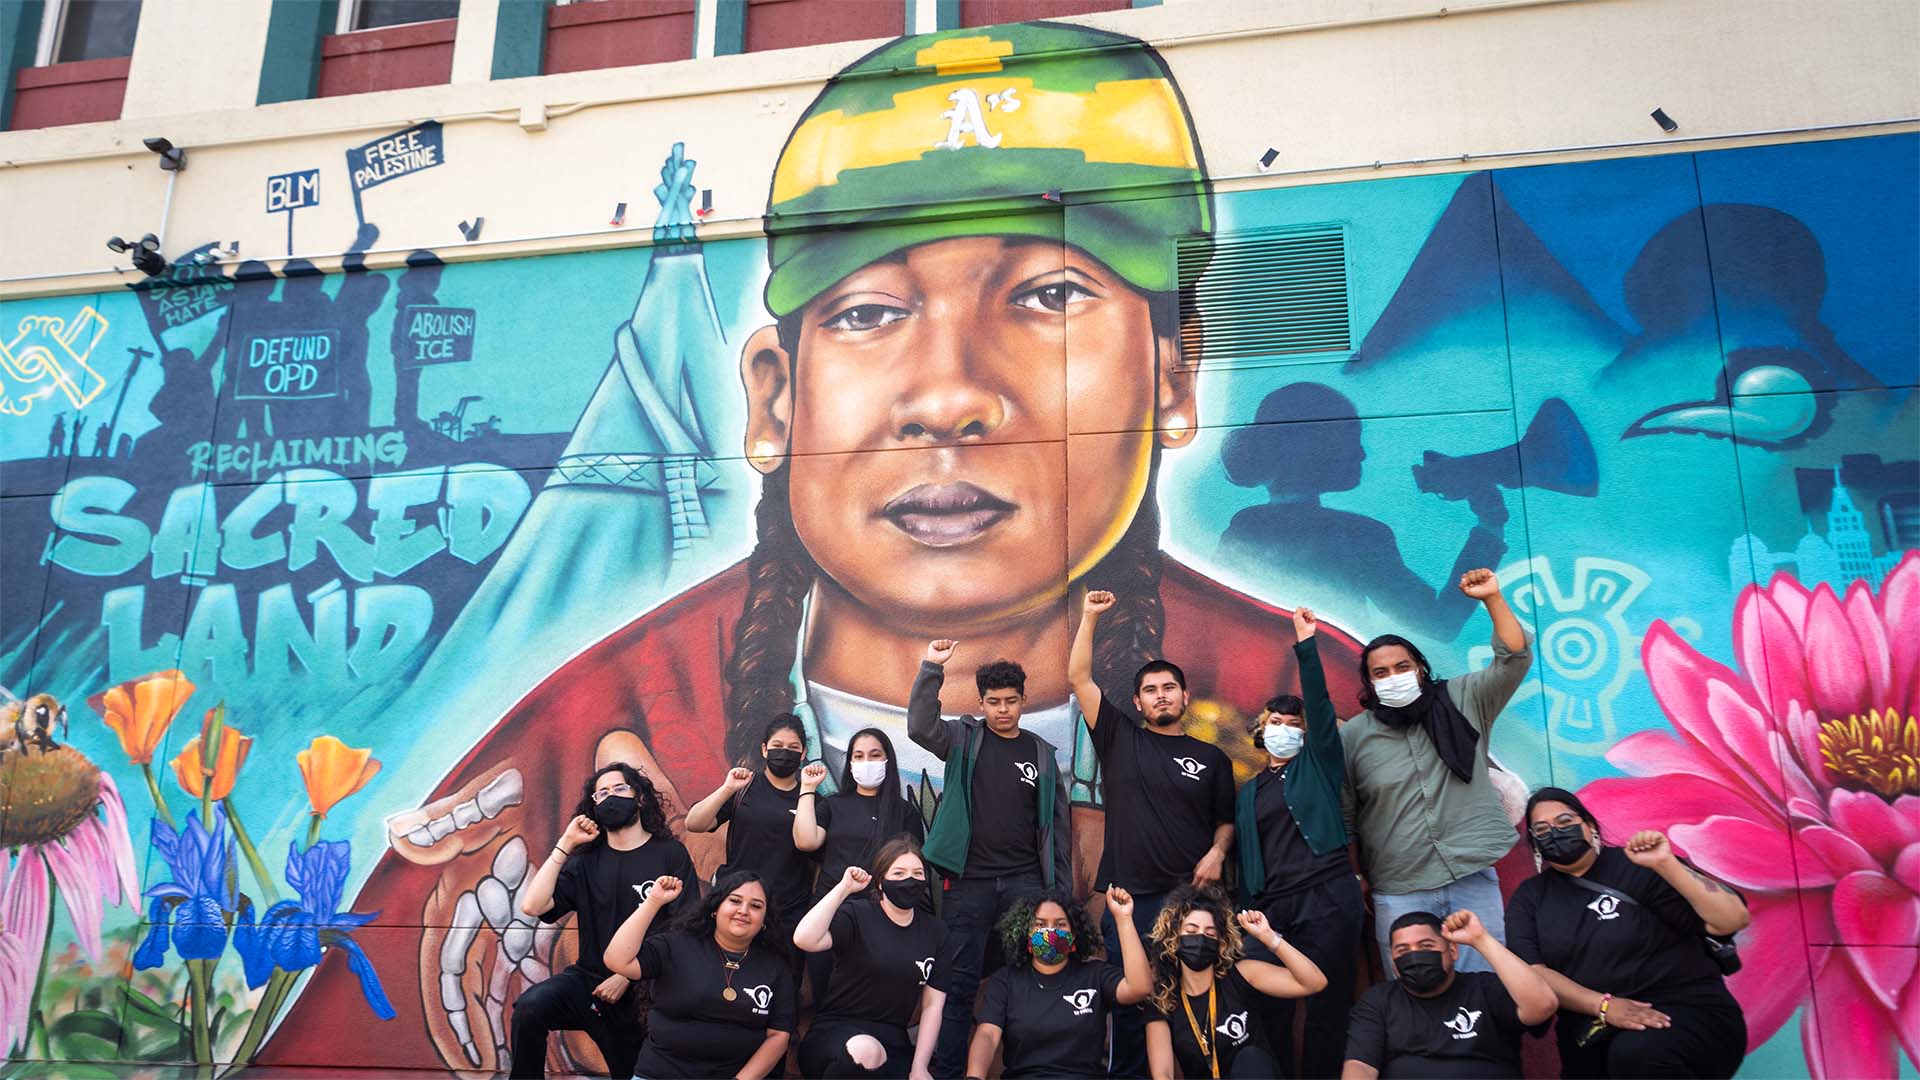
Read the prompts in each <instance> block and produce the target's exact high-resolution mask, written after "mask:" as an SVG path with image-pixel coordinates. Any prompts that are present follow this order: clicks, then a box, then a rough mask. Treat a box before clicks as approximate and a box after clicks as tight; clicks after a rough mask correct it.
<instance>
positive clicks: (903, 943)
mask: <svg viewBox="0 0 1920 1080" xmlns="http://www.w3.org/2000/svg"><path fill="white" fill-rule="evenodd" d="M875 894H877V895H875ZM927 899H928V893H927V863H926V860H925V859H924V858H922V857H921V855H920V848H919V846H918V845H916V844H915V843H914V842H913V841H911V840H908V839H906V838H904V837H901V838H897V839H894V840H890V841H888V842H887V843H886V844H885V845H884V846H882V847H881V849H880V851H879V853H878V854H877V855H876V856H875V858H874V863H873V870H872V871H871V872H869V871H867V870H865V869H862V868H861V867H858V866H849V867H847V868H846V869H845V870H843V871H841V875H840V881H839V884H837V885H835V886H834V887H833V888H831V889H828V890H827V894H826V895H825V896H823V897H821V898H820V902H819V903H817V904H815V905H813V910H811V911H809V912H807V915H806V917H805V918H803V919H801V920H800V925H799V926H797V927H795V928H794V931H793V943H794V944H795V945H797V946H799V947H800V948H801V949H804V950H806V951H807V952H809V953H815V954H818V953H823V952H829V951H830V952H832V953H833V954H834V956H835V957H836V960H837V962H836V963H835V964H834V966H833V977H832V979H831V981H830V982H829V983H828V985H827V990H826V994H825V999H824V1001H823V1002H822V1003H821V1004H820V1006H819V1008H818V1011H817V1012H816V1013H815V1014H814V1018H813V1024H812V1026H811V1027H809V1028H808V1029H807V1037H806V1038H805V1039H802V1040H801V1041H800V1073H801V1075H802V1076H806V1077H823V1076H909V1077H911V1078H912V1080H929V1078H930V1077H931V1075H932V1074H931V1073H929V1072H928V1071H927V1065H928V1062H929V1061H931V1060H932V1058H933V1047H934V1044H935V1043H936V1042H937V1041H938V1040H939V1038H940V1014H941V1009H942V1008H944V1007H945V1005H946V1001H947V994H946V990H947V970H948V968H949V967H950V966H951V960H952V953H951V949H950V946H949V941H950V939H949V937H948V935H947V928H946V927H945V926H943V925H942V924H941V922H940V920H939V919H937V918H935V917H934V915H933V913H932V912H930V911H927V910H925V909H926V906H927ZM915 1023H918V1024H919V1025H920V1032H919V1038H918V1040H917V1041H916V1042H914V1043H909V1042H908V1041H907V1028H909V1027H911V1026H913V1025H914V1024H915ZM909 1061H910V1062H911V1064H909Z"/></svg>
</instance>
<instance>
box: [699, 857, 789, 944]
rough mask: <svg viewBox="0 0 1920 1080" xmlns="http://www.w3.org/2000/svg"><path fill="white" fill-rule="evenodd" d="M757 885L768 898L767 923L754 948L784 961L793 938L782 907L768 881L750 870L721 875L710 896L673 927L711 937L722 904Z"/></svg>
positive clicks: (710, 891) (755, 938)
mask: <svg viewBox="0 0 1920 1080" xmlns="http://www.w3.org/2000/svg"><path fill="white" fill-rule="evenodd" d="M754 884H757V885H759V886H760V891H761V892H762V893H764V894H765V895H766V898H767V916H766V921H765V922H764V923H762V924H761V925H760V933H759V934H758V935H756V936H755V937H754V939H753V944H754V947H755V948H760V947H765V948H767V949H770V950H772V951H773V953H774V955H776V956H778V957H779V958H780V959H781V960H782V961H785V960H786V959H787V957H788V952H787V945H788V941H789V940H790V937H791V935H790V934H789V932H788V930H787V928H786V927H785V926H783V925H782V924H781V920H780V905H778V904H776V903H774V898H773V890H772V889H770V888H768V887H767V882H766V879H765V878H763V877H761V876H760V875H759V874H756V873H754V872H753V871H751V870H735V871H733V872H732V873H729V874H725V875H722V876H721V878H720V880H718V881H716V882H714V883H713V888H712V889H709V890H708V891H707V895H706V896H704V897H702V898H701V900H700V903H699V905H698V906H696V907H693V908H690V909H689V910H688V911H687V912H686V913H685V914H684V915H681V916H680V920H679V921H678V922H676V923H675V924H674V927H673V928H674V929H675V930H678V931H680V932H682V933H686V934H692V935H693V936H694V937H707V938H711V937H712V936H713V935H714V931H715V924H716V922H717V921H718V919H719V913H720V905H721V904H723V903H725V902H726V899H727V897H729V896H731V895H733V894H734V892H736V891H737V890H739V889H740V888H742V887H744V886H747V885H754Z"/></svg>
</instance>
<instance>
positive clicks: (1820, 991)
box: [1580, 552, 1920, 1077]
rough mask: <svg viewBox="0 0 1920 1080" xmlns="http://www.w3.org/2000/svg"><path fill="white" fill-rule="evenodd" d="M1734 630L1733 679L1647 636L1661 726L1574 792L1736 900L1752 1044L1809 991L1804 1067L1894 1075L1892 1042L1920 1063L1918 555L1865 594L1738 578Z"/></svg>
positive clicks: (1656, 631) (1742, 995) (1662, 632)
mask: <svg viewBox="0 0 1920 1080" xmlns="http://www.w3.org/2000/svg"><path fill="white" fill-rule="evenodd" d="M1733 633H1734V648H1735V651H1736V653H1737V654H1738V657H1739V661H1740V669H1741V670H1740V671H1734V670H1732V669H1730V668H1728V667H1726V666H1725V665H1722V664H1720V663H1718V662H1717V661H1714V660H1712V659H1710V658H1708V657H1706V656H1703V655H1701V654H1700V653H1699V652H1696V651H1695V650H1694V649H1693V648H1692V647H1691V646H1689V645H1688V644H1687V643H1686V642H1684V641H1682V640H1680V638H1679V637H1678V636H1677V635H1675V634H1674V632H1673V630H1672V629H1671V628H1670V627H1668V626H1667V625H1666V624H1665V623H1660V622H1656V623H1655V624H1654V625H1653V626H1652V628H1651V629H1649V630H1648V632H1647V636H1646V640H1645V643H1644V644H1643V646H1642V648H1641V659H1642V661H1643V663H1644V665H1645V667H1646V671H1647V679H1648V681H1650V682H1651V683H1652V685H1653V693H1654V696H1655V698H1657V699H1658V700H1659V702H1660V707H1661V709H1662V710H1664V711H1665V712H1666V714H1667V717H1668V718H1669V719H1670V720H1671V721H1672V723H1673V728H1674V734H1668V733H1667V732H1664V731H1646V732H1641V733H1639V734H1637V735H1633V736H1630V737H1628V738H1626V739H1623V740H1621V741H1620V743H1619V744H1618V745H1617V746H1615V747H1614V748H1613V750H1612V751H1611V752H1610V753H1608V755H1607V760H1608V761H1610V762H1612V763H1613V764H1614V765H1615V766H1617V767H1619V768H1620V770H1621V771H1623V772H1625V773H1627V774H1629V777H1631V778H1627V779H1609V780H1599V781H1595V782H1594V783H1592V784H1589V785H1587V787H1586V788H1585V789H1584V790H1582V791H1581V793H1580V794H1581V798H1582V799H1583V800H1585V801H1586V802H1587V803H1588V804H1589V806H1590V807H1591V808H1592V809H1593V811H1594V813H1595V814H1596V815H1597V816H1598V817H1599V818H1600V820H1601V822H1602V823H1603V824H1604V825H1605V826H1606V827H1607V830H1608V831H1609V832H1610V833H1614V834H1617V835H1626V834H1627V833H1630V832H1632V831H1634V830H1637V829H1646V828H1659V829H1667V830H1668V831H1669V834H1670V835H1671V836H1672V838H1673V841H1674V844H1675V845H1676V846H1677V847H1679V848H1680V849H1681V850H1682V851H1684V853H1685V854H1686V855H1687V856H1688V857H1689V858H1691V859H1692V860H1693V861H1694V862H1696V863H1697V864H1698V865H1699V866H1700V867H1701V868H1702V869H1703V870H1706V871H1708V872H1709V873H1712V874H1714V875H1716V876H1718V877H1720V878H1722V879H1724V880H1726V881H1729V882H1732V883H1733V884H1734V885H1737V886H1739V887H1740V889H1741V891H1742V892H1744V893H1745V894H1746V896H1747V901H1748V906H1749V907H1750V908H1751V909H1752V911H1753V926H1752V928H1751V929H1750V930H1749V931H1748V932H1747V933H1745V934H1743V935H1742V936H1741V939H1740V949H1741V953H1742V955H1743V957H1744V958H1745V960H1746V965H1745V967H1744V969H1743V970H1742V971H1741V972H1740V974H1738V975H1736V976H1734V977H1733V978H1732V979H1731V980H1729V983H1730V985H1731V987H1732V989H1733V992H1734V994H1735V996H1737V997H1738V998H1739V999H1740V1002H1741V1005H1742V1006H1743V1007H1744V1008H1745V1010H1746V1014H1747V1031H1748V1044H1749V1046H1750V1047H1757V1046H1759V1045H1760V1044H1761V1043H1763V1042H1765V1041H1766V1040H1767V1039H1768V1038H1770V1037H1772V1035H1773V1034H1774V1032H1776V1031H1778V1030H1779V1029H1780V1026H1781V1025H1782V1024H1784V1023H1785V1022H1786V1020H1787V1018H1788V1017H1790V1016H1792V1015H1793V1011H1794V1009H1796V1008H1798V1007H1799V1006H1800V1005H1801V1004H1802V1003H1803V1001H1805V1000H1806V999H1807V997H1808V992H1809V987H1811V994H1812V998H1813V1001H1812V1002H1811V1003H1810V1007H1809V1008H1808V1009H1807V1010H1806V1011H1805V1012H1804V1013H1803V1014H1802V1019H1801V1041H1802V1044H1803V1045H1804V1047H1805V1048H1806V1054H1807V1064H1808V1067H1809V1068H1810V1069H1812V1071H1813V1073H1814V1075H1815V1076H1821V1077H1826V1076H1834V1077H1843V1076H1844V1077H1856V1076H1892V1075H1894V1073H1895V1071H1896V1066H1897V1064H1898V1057H1897V1053H1896V1051H1895V1049H1894V1043H1895V1041H1896V1040H1897V1041H1898V1042H1899V1043H1900V1045H1901V1046H1903V1047H1904V1048H1905V1050H1906V1055H1907V1058H1908V1059H1909V1060H1911V1061H1914V1062H1916V1063H1920V973H1916V958H1920V951H1917V950H1916V949H1915V947H1914V946H1915V943H1916V942H1920V721H1916V719H1915V716H1916V713H1920V707H1917V706H1920V552H1916V553H1913V554H1909V555H1907V556H1906V557H1905V558H1904V559H1902V560H1901V561H1900V564H1899V565H1898V566H1897V567H1895V568H1894V570H1893V572H1892V573H1890V574H1889V575H1887V580H1886V581H1885V582H1884V583H1883V584H1882V585H1881V588H1880V594H1879V596H1878V597H1876V596H1874V594H1873V592H1872V590H1871V588H1870V587H1869V584H1868V583H1867V582H1864V581H1856V582H1854V583H1853V584H1852V585H1851V586H1850V587H1849V588H1848V589H1847V593H1846V596H1845V597H1844V598H1842V597H1839V596H1836V595H1835V594H1834V592H1833V590H1832V589H1830V588H1828V587H1827V586H1826V585H1820V586H1819V587H1817V588H1815V589H1814V590H1812V591H1808V590H1807V589H1806V588H1804V587H1802V586H1801V585H1800V583H1799V582H1797V581H1794V580H1793V579H1792V578H1790V577H1788V576H1786V575H1784V574H1782V575H1780V576H1778V577H1776V578H1774V580H1773V583H1772V584H1771V585H1769V586H1768V587H1766V588H1764V589H1762V588H1760V587H1758V586H1752V587H1749V588H1748V589H1746V590H1745V591H1744V592H1742V593H1741V595H1740V600H1739V603H1738V605H1737V607H1736V609H1735V612H1734V627H1733ZM1801 972H1806V973H1808V974H1809V975H1810V976H1811V980H1809V979H1808V978H1806V977H1803V976H1802V975H1801V974H1800V973H1801Z"/></svg>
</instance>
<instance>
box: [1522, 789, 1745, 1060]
mask: <svg viewBox="0 0 1920 1080" xmlns="http://www.w3.org/2000/svg"><path fill="white" fill-rule="evenodd" d="M1526 820H1527V831H1528V835H1529V837H1530V838H1531V840H1532V842H1533V847H1534V852H1535V858H1536V859H1537V860H1538V861H1539V862H1540V863H1541V864H1542V866H1543V868H1542V870H1541V872H1540V874H1539V876H1538V877H1535V878H1533V879H1532V880H1529V881H1524V882H1522V883H1521V884H1520V888H1519V889H1517V890H1515V891H1514V894H1513V898H1512V899H1511V900H1509V901H1508V902H1507V942H1508V944H1509V945H1511V946H1512V947H1513V951H1514V952H1515V953H1517V954H1518V955H1519V956H1520V958H1521V959H1522V960H1525V961H1527V962H1528V963H1530V964H1532V965H1533V966H1534V970H1535V971H1537V972H1539V973H1540V974H1541V976H1542V977H1543V978H1545V979H1546V981H1547V985H1549V986H1551V987H1552V988H1553V991H1554V994H1555V995H1556V996H1557V997H1558V998H1559V1001H1560V1022H1559V1025H1558V1027H1559V1040H1560V1064H1561V1067H1562V1069H1563V1071H1564V1073H1565V1075H1567V1076H1569V1077H1602V1076H1712V1077H1725V1076H1732V1075H1733V1074H1734V1071H1735V1070H1736V1069H1738V1068H1739V1067H1740V1062H1741V1061H1742V1060H1743V1059H1744V1058H1745V1056H1746V1049H1747V1024H1746V1017H1745V1016H1744V1014H1743V1013H1742V1012H1741V1010H1740V1003H1739V1002H1738V1001H1736V1000H1734V997H1733V995H1732V994H1730V993H1728V992H1727V984H1726V979H1725V978H1724V976H1722V974H1721V972H1720V968H1719V965H1717V964H1716V963H1714V961H1713V958H1712V957H1711V956H1709V955H1708V953H1707V942H1706V940H1705V939H1706V935H1708V934H1712V935H1714V936H1716V937H1724V936H1727V935H1730V934H1733V933H1735V932H1736V931H1739V930H1743V929H1745V928H1746V926H1747V923H1748V922H1749V921H1751V919H1750V916H1749V915H1748V914H1747V906H1746V903H1745V902H1744V901H1742V900H1741V899H1740V895H1739V894H1738V893H1736V892H1734V891H1733V890H1731V889H1729V888H1726V887H1724V886H1722V885H1720V884H1719V883H1717V882H1715V881H1713V880H1711V879H1709V878H1707V877H1705V876H1703V875H1701V874H1699V873H1697V872H1695V871H1694V870H1693V869H1692V868H1691V867H1689V866H1687V865H1686V864H1684V863H1682V862H1681V861H1680V860H1679V859H1678V858H1676V857H1675V856H1674V854H1673V847H1672V846H1671V845H1670V844H1668V843H1667V838H1666V836H1665V835H1663V834H1661V833H1659V832H1655V831H1652V830H1648V831H1644V832H1639V833H1635V834H1634V836H1633V838H1632V839H1631V840H1629V841H1628V842H1627V846H1626V847H1624V848H1617V847H1608V846H1606V845H1605V844H1604V842H1603V841H1602V839H1601V836H1600V823H1599V822H1598V821H1596V820H1595V819H1594V816H1593V814H1592V813H1591V812H1590V811H1588V810H1587V808H1586V806H1584V805H1583V804H1582V803H1581V802H1580V799H1579V797H1578V796H1576V795H1574V794H1573V793H1572V792H1570V791H1566V790H1564V789H1561V788H1551V787H1549V788H1541V789H1540V790H1539V791H1536V792H1534V794H1533V797H1532V798H1531V799H1529V800H1528V801H1527V817H1526Z"/></svg>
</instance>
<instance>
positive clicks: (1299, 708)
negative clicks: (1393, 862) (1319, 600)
mask: <svg viewBox="0 0 1920 1080" xmlns="http://www.w3.org/2000/svg"><path fill="white" fill-rule="evenodd" d="M1318 630H1319V620H1318V619H1316V618H1315V617H1314V614H1313V612H1311V611H1309V610H1307V609H1306V608H1296V609H1295V610H1294V612H1293V632H1294V637H1295V639H1296V642H1297V643H1296V644H1295V645H1294V647H1293V653H1294V659H1295V661H1296V663H1297V664H1298V665H1299V669H1300V693H1301V695H1302V696H1300V697H1295V696H1293V695H1292V694H1281V695H1278V696H1276V697H1273V698H1271V699H1269V700H1268V701H1267V704H1266V708H1264V709H1263V710H1261V712H1260V715H1259V716H1257V717H1255V718H1254V722H1253V725H1252V734H1253V744H1254V745H1255V746H1258V747H1260V748H1261V749H1263V750H1265V751H1266V752H1267V767H1266V768H1265V769H1262V770H1261V771H1260V773H1259V775H1257V776H1255V777H1254V778H1253V779H1252V780H1251V781H1249V782H1247V783H1245V784H1243V785H1241V787H1240V794H1239V796H1238V797H1237V798H1236V800H1235V803H1234V808H1235V814H1234V835H1233V838H1234V841H1235V842H1236V843H1237V844H1238V846H1239V867H1240V891H1241V894H1242V895H1243V897H1244V898H1245V901H1246V902H1247V903H1248V904H1251V905H1252V906H1253V907H1256V908H1258V909H1259V910H1260V911H1262V912H1263V913H1265V914H1266V916H1267V921H1268V922H1269V923H1271V924H1272V925H1273V928H1274V930H1275V931H1276V932H1278V933H1280V934H1282V935H1285V936H1287V937H1288V938H1289V939H1290V940H1293V941H1295V942H1298V943H1299V945H1300V949H1301V951H1303V952H1305V953H1306V954H1307V955H1308V956H1309V957H1310V958H1312V960H1313V962H1314V963H1315V964H1316V965H1317V966H1318V967H1319V968H1320V970H1321V971H1322V972H1323V973H1325V974H1326V976H1327V986H1326V989H1324V990H1321V991H1320V992H1319V993H1316V994H1314V995H1313V996H1311V997H1309V998H1307V1000H1306V1002H1305V1012H1306V1014H1307V1017H1306V1023H1305V1026H1304V1028H1303V1029H1302V1038H1301V1043H1302V1045H1301V1047H1300V1074H1301V1075H1303V1076H1334V1075H1337V1074H1338V1073H1339V1072H1340V1063H1341V1061H1342V1060H1344V1058H1345V1055H1346V1049H1347V1012H1348V1010H1349V1009H1351V1008H1352V1007H1353V984H1354V977H1355V975H1356V974H1357V967H1358V965H1357V962H1356V956H1357V954H1358V951H1359V948H1360V931H1361V926H1362V923H1363V921H1364V919H1365V916H1366V911H1365V897H1364V892H1363V890H1362V888H1361V883H1360V877H1359V874H1358V873H1356V871H1357V869H1358V868H1359V865H1360V860H1359V855H1358V853H1357V852H1356V851H1354V849H1353V845H1352V843H1351V838H1350V837H1349V836H1348V835H1347V829H1346V824H1345V821H1344V816H1345V814H1346V813H1349V812H1351V810H1352V806H1353V786H1352V785H1351V784H1350V783H1348V782H1347V755H1346V751H1345V748H1344V747H1343V746H1342V745H1341V743H1340V725H1339V721H1338V720H1337V719H1336V717H1335V716H1334V711H1333V701H1332V699H1331V698H1329V697H1328V696H1327V677H1326V673H1325V671H1323V670H1322V669H1321V666H1320V644H1319V639H1318V638H1317V637H1316V634H1317V632H1318ZM1247 955H1248V956H1251V957H1253V958H1255V959H1258V960H1269V959H1272V957H1270V956H1268V955H1266V953H1265V950H1264V949H1263V948H1262V947H1261V946H1260V945H1259V943H1258V942H1249V943H1248V945H1247ZM1259 1005H1260V1007H1261V1010H1260V1011H1261V1012H1263V1013H1264V1016H1263V1019H1264V1021H1265V1023H1264V1026H1265V1027H1266V1028H1267V1029H1268V1030H1269V1031H1270V1032H1271V1033H1272V1035H1273V1045H1272V1047H1271V1049H1272V1051H1273V1056H1274V1058H1275V1059H1276V1060H1278V1061H1279V1062H1281V1063H1282V1064H1283V1065H1288V1066H1290V1065H1291V1064H1292V1063H1293V1016H1294V1013H1295V1012H1296V1011H1299V1010H1298V1009H1297V1008H1296V1006H1295V1003H1294V1002H1292V1001H1272V1000H1267V1001H1263V1002H1261V1003H1259Z"/></svg>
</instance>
